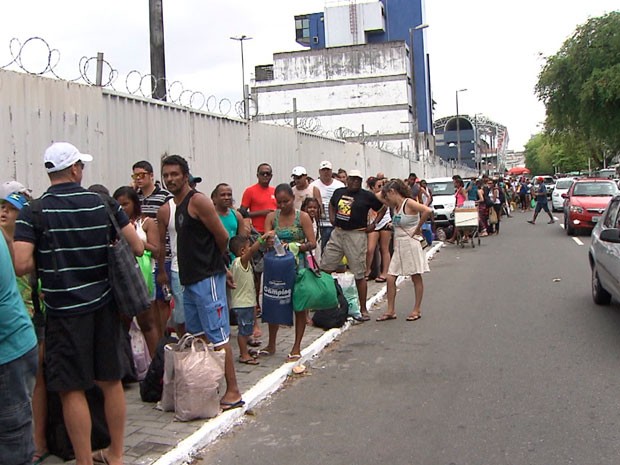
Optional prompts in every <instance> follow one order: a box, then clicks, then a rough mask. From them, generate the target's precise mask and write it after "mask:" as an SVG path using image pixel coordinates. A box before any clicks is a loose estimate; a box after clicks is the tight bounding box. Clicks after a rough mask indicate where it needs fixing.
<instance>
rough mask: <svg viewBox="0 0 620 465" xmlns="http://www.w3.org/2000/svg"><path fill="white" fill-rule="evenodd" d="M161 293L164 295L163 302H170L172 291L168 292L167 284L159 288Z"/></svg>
mask: <svg viewBox="0 0 620 465" xmlns="http://www.w3.org/2000/svg"><path fill="white" fill-rule="evenodd" d="M161 292H162V294H163V295H164V300H165V301H166V302H170V301H171V300H172V291H171V290H170V288H169V287H168V285H167V284H164V285H163V286H162V287H161Z"/></svg>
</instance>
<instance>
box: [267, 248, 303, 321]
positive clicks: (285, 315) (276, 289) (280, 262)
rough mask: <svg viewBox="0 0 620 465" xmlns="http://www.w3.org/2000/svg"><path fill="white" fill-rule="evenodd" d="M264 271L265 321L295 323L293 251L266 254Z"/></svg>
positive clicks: (294, 263)
mask: <svg viewBox="0 0 620 465" xmlns="http://www.w3.org/2000/svg"><path fill="white" fill-rule="evenodd" d="M264 266H265V268H264V271H263V307H262V308H263V321H264V322H265V323H272V324H278V325H288V326H291V325H292V324H293V287H294V286H295V278H296V276H297V273H296V271H295V268H296V262H295V256H294V255H293V254H292V253H291V252H288V251H287V252H286V255H283V256H278V255H276V254H275V252H273V251H270V252H267V253H266V254H265V261H264Z"/></svg>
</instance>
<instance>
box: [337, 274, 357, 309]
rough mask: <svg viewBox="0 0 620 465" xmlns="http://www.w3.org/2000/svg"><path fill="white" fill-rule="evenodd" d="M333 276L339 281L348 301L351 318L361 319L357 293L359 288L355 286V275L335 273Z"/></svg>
mask: <svg viewBox="0 0 620 465" xmlns="http://www.w3.org/2000/svg"><path fill="white" fill-rule="evenodd" d="M333 276H334V277H335V278H336V280H337V281H338V284H340V287H341V288H342V293H343V294H344V296H345V297H346V299H347V303H348V304H349V316H352V317H361V316H362V313H361V311H360V299H359V295H358V293H357V286H356V285H355V275H353V273H349V272H348V271H347V272H345V273H334V274H333Z"/></svg>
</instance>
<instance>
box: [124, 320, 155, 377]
mask: <svg viewBox="0 0 620 465" xmlns="http://www.w3.org/2000/svg"><path fill="white" fill-rule="evenodd" d="M129 337H130V338H131V353H132V355H133V363H134V366H135V367H136V377H137V378H138V381H142V380H143V379H144V377H145V376H146V372H147V371H149V365H150V364H151V354H150V353H149V349H148V346H147V345H146V339H144V334H142V330H141V329H140V326H139V325H138V322H137V321H136V319H135V318H133V319H132V320H131V325H130V326H129Z"/></svg>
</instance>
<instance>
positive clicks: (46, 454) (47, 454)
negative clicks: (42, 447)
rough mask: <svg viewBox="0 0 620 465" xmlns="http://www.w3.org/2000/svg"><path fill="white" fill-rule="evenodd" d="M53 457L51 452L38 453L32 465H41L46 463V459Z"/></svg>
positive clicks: (34, 456) (33, 457)
mask: <svg viewBox="0 0 620 465" xmlns="http://www.w3.org/2000/svg"><path fill="white" fill-rule="evenodd" d="M51 455H52V454H50V452H49V451H45V452H36V453H35V454H34V455H33V456H32V465H40V464H41V463H43V462H44V461H45V459H46V458H48V457H51Z"/></svg>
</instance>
